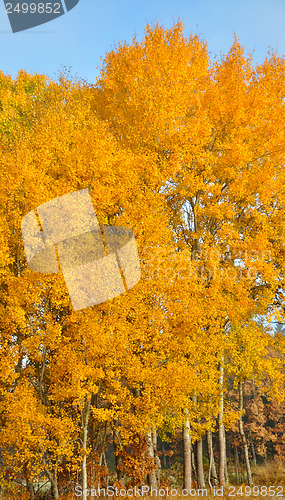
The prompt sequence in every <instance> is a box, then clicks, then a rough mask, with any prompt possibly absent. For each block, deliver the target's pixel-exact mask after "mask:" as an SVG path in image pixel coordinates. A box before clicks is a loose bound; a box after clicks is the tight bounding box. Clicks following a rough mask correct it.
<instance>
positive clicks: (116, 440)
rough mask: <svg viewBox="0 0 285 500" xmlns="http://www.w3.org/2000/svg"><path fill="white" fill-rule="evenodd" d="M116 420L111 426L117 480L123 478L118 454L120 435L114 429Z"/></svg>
mask: <svg viewBox="0 0 285 500" xmlns="http://www.w3.org/2000/svg"><path fill="white" fill-rule="evenodd" d="M116 424H117V422H114V427H113V444H114V452H115V461H116V472H117V479H118V481H122V480H123V475H124V474H123V471H122V470H121V464H122V457H121V454H120V451H121V445H120V436H119V433H118V431H117V429H116Z"/></svg>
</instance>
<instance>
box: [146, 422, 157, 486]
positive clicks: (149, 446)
mask: <svg viewBox="0 0 285 500" xmlns="http://www.w3.org/2000/svg"><path fill="white" fill-rule="evenodd" d="M145 439H146V456H147V457H148V458H151V459H152V461H153V470H152V471H151V472H150V473H149V474H148V475H147V478H148V483H149V486H150V487H152V488H157V479H156V471H155V468H154V465H155V457H154V449H153V440H152V434H151V431H149V432H147V433H146V436H145Z"/></svg>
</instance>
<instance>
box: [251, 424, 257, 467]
mask: <svg viewBox="0 0 285 500" xmlns="http://www.w3.org/2000/svg"><path fill="white" fill-rule="evenodd" d="M250 443H251V452H252V458H253V463H254V465H255V467H256V465H257V462H256V453H255V448H254V442H253V439H252V433H251V431H250Z"/></svg>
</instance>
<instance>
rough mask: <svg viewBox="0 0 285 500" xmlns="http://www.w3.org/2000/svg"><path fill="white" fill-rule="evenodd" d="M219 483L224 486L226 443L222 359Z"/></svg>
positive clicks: (222, 361) (221, 363)
mask: <svg viewBox="0 0 285 500" xmlns="http://www.w3.org/2000/svg"><path fill="white" fill-rule="evenodd" d="M219 385H220V411H219V483H220V485H221V486H224V485H225V482H226V481H225V465H226V442H225V433H224V358H222V360H221V362H220V378H219Z"/></svg>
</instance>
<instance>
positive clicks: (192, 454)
mask: <svg viewBox="0 0 285 500" xmlns="http://www.w3.org/2000/svg"><path fill="white" fill-rule="evenodd" d="M191 456H192V460H191V464H192V469H193V472H194V478H195V481H196V480H197V469H196V457H195V453H194V447H193V446H192V444H191Z"/></svg>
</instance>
